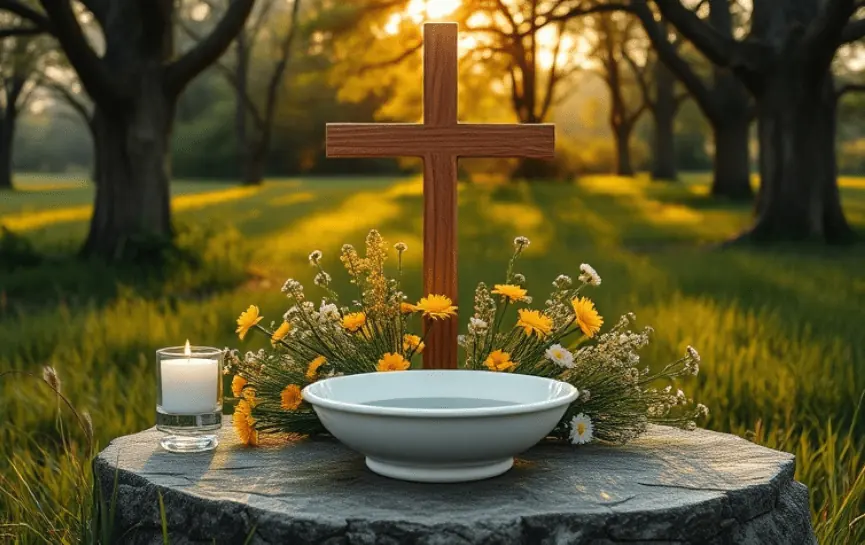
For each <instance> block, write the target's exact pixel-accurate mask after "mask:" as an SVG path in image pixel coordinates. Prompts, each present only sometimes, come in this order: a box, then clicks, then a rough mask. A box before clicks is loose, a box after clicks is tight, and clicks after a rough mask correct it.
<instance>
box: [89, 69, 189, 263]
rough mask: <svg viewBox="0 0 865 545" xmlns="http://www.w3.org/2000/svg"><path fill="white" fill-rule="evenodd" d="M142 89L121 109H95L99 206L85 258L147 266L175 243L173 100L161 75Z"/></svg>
mask: <svg viewBox="0 0 865 545" xmlns="http://www.w3.org/2000/svg"><path fill="white" fill-rule="evenodd" d="M141 83H142V85H141V90H140V91H139V93H138V95H137V96H136V97H135V99H134V100H133V101H132V102H130V103H126V104H124V105H123V106H124V107H123V108H118V109H113V110H111V111H105V109H104V108H103V107H101V106H100V105H98V104H97V106H96V110H95V112H94V114H93V130H94V135H95V140H94V144H95V145H94V149H95V159H94V160H95V168H94V171H95V173H96V176H97V179H96V204H95V207H94V210H93V218H92V220H91V223H90V234H89V236H88V237H87V242H86V243H85V245H84V250H83V251H84V253H85V254H86V255H99V256H102V257H107V258H109V259H114V260H142V259H145V260H149V259H151V258H154V257H157V258H158V256H155V255H153V254H152V252H157V253H158V252H160V251H161V250H162V248H164V246H165V245H167V244H168V243H170V241H171V235H172V230H171V208H170V194H169V186H168V180H169V173H168V170H169V169H168V165H169V145H168V144H169V141H170V138H171V125H172V120H173V118H174V105H175V99H174V98H173V97H169V96H167V94H166V93H165V92H164V90H163V86H162V78H161V77H160V74H158V73H153V74H149V75H148V76H146V77H142V78H141Z"/></svg>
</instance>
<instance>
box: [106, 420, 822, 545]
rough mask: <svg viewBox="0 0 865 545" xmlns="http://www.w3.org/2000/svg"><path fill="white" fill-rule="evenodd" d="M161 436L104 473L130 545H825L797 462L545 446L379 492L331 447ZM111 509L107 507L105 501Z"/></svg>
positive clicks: (748, 452) (679, 450) (756, 451)
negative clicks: (469, 478) (179, 440)
mask: <svg viewBox="0 0 865 545" xmlns="http://www.w3.org/2000/svg"><path fill="white" fill-rule="evenodd" d="M159 437H160V434H159V432H157V431H156V430H154V429H151V430H147V431H144V432H141V433H138V434H135V435H130V436H126V437H121V438H118V439H116V440H115V441H112V442H111V444H110V445H108V447H107V448H106V449H105V450H104V451H103V452H102V453H101V454H100V455H99V457H98V459H97V460H96V463H95V471H96V475H97V478H98V481H99V483H100V486H101V487H102V488H103V490H104V492H105V493H106V494H108V495H110V493H111V491H112V488H113V486H114V482H115V477H116V479H117V521H116V522H117V529H118V531H119V534H123V533H126V535H125V537H124V540H123V541H124V543H130V544H151V543H153V544H157V543H159V544H161V543H162V530H161V524H160V512H159V504H158V495H159V494H161V495H162V498H163V501H164V505H165V511H166V515H167V521H168V528H169V534H170V538H171V543H173V544H187V543H213V540H214V539H215V540H216V542H217V543H220V544H222V543H244V542H245V540H246V538H247V536H250V535H251V536H252V538H251V540H250V543H253V544H276V543H280V544H282V543H285V544H290V545H295V544H297V545H304V544H313V543H315V544H319V543H321V544H327V545H337V544H340V545H342V544H345V545H372V544H388V545H389V544H394V545H397V544H400V545H402V544H415V543H416V544H426V545H462V544H474V543H481V544H490V545H492V544H556V545H558V544H593V545H602V544H616V543H627V544H634V543H653V544H661V543H676V544H684V543H693V544H723V543H744V544H762V545H770V544H783V545H800V544H815V543H816V540H815V538H814V533H813V530H812V528H811V523H810V518H809V512H808V490H807V489H806V487H805V486H804V485H802V484H800V483H798V482H795V481H794V480H793V469H794V459H793V456H792V455H790V454H786V453H782V452H777V451H774V450H770V449H767V448H763V447H760V446H758V445H755V444H753V443H750V442H748V441H746V440H744V439H741V438H738V437H735V436H731V435H726V434H721V433H715V432H710V431H704V430H697V431H694V432H687V431H681V430H677V429H672V428H666V427H660V426H652V427H651V428H650V429H649V432H648V433H647V434H646V435H644V436H643V437H641V438H640V439H638V440H636V441H634V442H632V443H630V444H628V445H626V446H605V445H589V446H584V447H580V448H573V447H570V446H566V445H559V444H542V445H539V446H537V447H535V448H534V449H532V450H531V451H529V452H527V453H525V454H524V455H522V456H520V457H519V458H518V460H517V463H516V465H515V467H514V469H512V470H511V471H510V472H508V473H506V474H505V475H503V476H501V477H497V478H494V479H490V480H487V481H479V482H474V483H466V484H448V485H431V484H414V483H407V482H401V481H394V480H389V479H387V478H384V477H379V476H377V475H375V474H373V473H371V472H370V471H369V470H367V469H366V467H365V466H364V463H363V458H362V457H361V456H360V455H358V454H356V453H354V452H352V451H351V450H349V449H347V448H345V447H343V446H342V445H341V444H339V443H338V442H336V441H334V440H331V439H307V440H302V441H298V442H293V443H287V444H286V443H274V444H272V445H268V446H262V447H259V448H246V447H243V446H242V445H239V444H238V443H237V441H236V440H235V439H234V432H233V430H232V428H231V423H230V417H226V422H225V426H224V427H223V429H222V432H221V437H220V440H221V444H220V446H219V448H218V449H217V450H216V451H214V452H208V453H201V454H172V453H168V452H165V451H163V450H161V448H160V447H159ZM108 497H110V496H108Z"/></svg>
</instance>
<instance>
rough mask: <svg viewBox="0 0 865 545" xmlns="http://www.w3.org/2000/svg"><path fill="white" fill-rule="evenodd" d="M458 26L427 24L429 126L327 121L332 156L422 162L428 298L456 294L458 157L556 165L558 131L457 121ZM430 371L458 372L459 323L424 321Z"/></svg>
mask: <svg viewBox="0 0 865 545" xmlns="http://www.w3.org/2000/svg"><path fill="white" fill-rule="evenodd" d="M457 34H458V28H457V25H456V24H455V23H427V24H425V25H424V122H423V124H407V123H391V124H382V123H329V124H328V125H327V138H326V141H327V156H328V157H421V158H423V160H424V187H423V193H424V234H423V236H424V256H423V262H424V295H429V294H437V295H446V296H448V297H450V298H451V300H453V302H454V304H458V303H457V302H458V301H459V299H458V294H457V159H458V158H459V157H528V158H536V159H552V158H553V157H554V155H555V148H556V133H555V126H554V125H509V124H492V125H480V124H472V123H458V116H457V114H458V112H457V99H458V96H459V93H458V86H457V63H458V55H457V38H458V35H457ZM424 331H425V333H426V340H425V342H426V350H424V353H423V361H424V368H426V369H455V368H456V367H457V320H455V319H450V320H440V321H438V322H435V323H432V322H430V321H426V320H425V321H424Z"/></svg>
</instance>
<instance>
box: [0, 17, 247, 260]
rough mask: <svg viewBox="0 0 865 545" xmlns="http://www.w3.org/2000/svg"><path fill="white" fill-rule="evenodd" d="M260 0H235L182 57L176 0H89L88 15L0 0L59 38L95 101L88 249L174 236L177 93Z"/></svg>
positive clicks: (124, 247)
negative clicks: (171, 155) (171, 168)
mask: <svg viewBox="0 0 865 545" xmlns="http://www.w3.org/2000/svg"><path fill="white" fill-rule="evenodd" d="M253 3H254V0H234V1H233V2H232V3H231V5H230V7H229V9H228V10H227V11H226V13H225V15H224V16H223V18H222V19H221V20H220V22H219V23H218V24H217V25H216V26H215V27H214V29H213V31H212V32H211V33H210V34H209V35H208V36H207V38H205V39H204V40H202V41H201V42H200V43H198V44H197V45H195V46H194V47H193V48H191V49H190V50H188V51H186V52H185V53H184V54H183V55H181V56H179V57H177V56H176V55H175V49H174V27H173V21H174V17H175V15H176V6H175V3H174V1H173V0H153V1H151V2H112V1H110V0H87V1H85V2H83V3H82V6H83V7H84V8H86V10H87V14H80V13H77V11H79V10H77V8H76V5H73V4H72V3H71V2H70V0H42V1H41V2H40V4H41V8H42V10H43V11H41V12H40V11H36V10H35V9H32V8H30V7H28V6H26V5H24V4H22V3H19V2H13V1H10V2H5V3H4V4H3V5H0V7H3V6H5V7H6V8H7V10H15V12H16V14H17V15H19V16H21V17H22V18H25V19H27V20H28V21H29V23H30V24H32V25H33V27H34V28H38V29H40V30H42V31H44V32H45V33H48V34H51V35H52V36H53V37H54V38H55V39H56V40H57V43H58V45H59V47H60V48H61V49H62V50H63V53H64V54H65V56H66V58H67V59H68V60H69V63H70V65H71V66H72V68H73V69H74V70H75V73H76V74H77V76H78V78H79V80H80V81H81V84H82V85H83V87H84V89H85V90H86V92H87V94H88V95H89V97H90V98H91V100H92V101H93V103H94V105H95V110H94V113H93V121H92V123H93V132H94V135H95V140H94V149H95V168H94V173H95V174H96V176H97V179H96V180H95V182H96V187H97V190H96V203H95V206H94V212H93V218H92V220H91V224H90V233H89V235H88V238H87V242H86V243H85V245H84V249H83V251H84V253H85V254H91V255H98V256H102V257H107V258H111V259H120V258H124V257H129V256H134V254H136V252H137V251H138V248H141V249H144V248H146V247H147V246H148V245H149V244H152V243H153V241H158V240H161V239H168V238H170V236H171V211H170V207H169V185H168V157H167V153H168V149H169V144H168V143H169V138H170V135H171V127H172V123H173V117H174V109H175V105H176V102H177V97H178V95H179V94H180V92H181V91H182V90H183V89H184V88H185V87H186V86H187V84H188V83H189V82H190V81H191V80H192V79H193V78H194V77H195V76H196V75H198V74H199V73H200V72H201V71H202V70H204V69H205V68H207V67H208V66H210V65H211V64H212V63H213V62H215V61H216V60H217V59H218V58H219V57H220V55H222V53H223V52H224V51H225V49H226V48H227V47H228V46H229V45H230V44H231V41H232V40H233V39H234V37H235V36H236V34H237V33H238V32H239V31H240V29H241V28H242V26H243V24H244V22H245V21H246V17H247V15H248V14H249V12H250V10H251V9H252V5H253ZM84 22H89V23H90V24H89V25H88V27H87V32H86V31H85V28H84V27H83V26H82V23H84ZM88 34H90V35H92V34H96V36H95V37H93V38H91V37H90V36H88ZM94 41H96V42H100V43H99V46H100V49H104V51H103V52H101V54H100V53H98V52H97V49H96V47H94V44H93V42H94Z"/></svg>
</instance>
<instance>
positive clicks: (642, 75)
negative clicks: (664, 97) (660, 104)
mask: <svg viewBox="0 0 865 545" xmlns="http://www.w3.org/2000/svg"><path fill="white" fill-rule="evenodd" d="M625 45H626V44H622V48H621V50H622V58H623V59H625V62H626V63H627V64H628V67H629V68H630V69H631V72H633V74H634V78H635V79H636V80H637V86H638V87H639V88H640V94H641V95H642V97H643V103H644V104H646V105H647V106H648V107H649V108H654V107H655V104H656V101H655V100H652V91H651V89H650V88H649V82H648V81H647V80H646V70H647V68H648V66H640V64H639V63H638V62H637V61H636V60H634V58H633V57H632V56H631V54H630V53H628V51H627V48H626V47H625Z"/></svg>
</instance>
